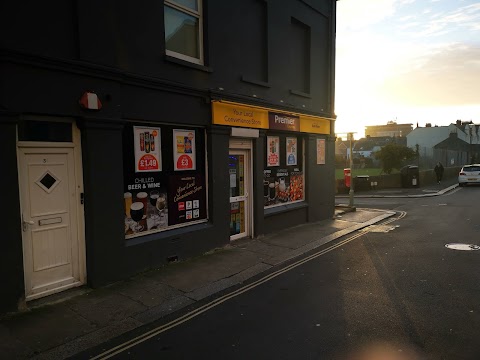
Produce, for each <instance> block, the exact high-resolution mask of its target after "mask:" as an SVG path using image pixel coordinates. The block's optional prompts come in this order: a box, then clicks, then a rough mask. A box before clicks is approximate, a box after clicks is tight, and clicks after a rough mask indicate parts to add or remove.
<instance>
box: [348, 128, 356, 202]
mask: <svg viewBox="0 0 480 360" xmlns="http://www.w3.org/2000/svg"><path fill="white" fill-rule="evenodd" d="M348 139H349V140H350V191H349V192H348V195H349V202H348V206H350V207H351V208H352V207H353V195H354V194H355V190H354V185H353V184H354V181H353V146H352V143H353V133H352V132H350V133H348Z"/></svg>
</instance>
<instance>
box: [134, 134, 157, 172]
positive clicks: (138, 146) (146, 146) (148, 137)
mask: <svg viewBox="0 0 480 360" xmlns="http://www.w3.org/2000/svg"><path fill="white" fill-rule="evenodd" d="M160 142H161V140H160V128H155V127H140V126H134V127H133V145H134V149H135V150H134V151H135V172H136V173H140V172H152V171H162V157H161V143H160Z"/></svg>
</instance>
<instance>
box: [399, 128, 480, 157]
mask: <svg viewBox="0 0 480 360" xmlns="http://www.w3.org/2000/svg"><path fill="white" fill-rule="evenodd" d="M478 145H480V126H479V125H476V124H473V123H472V122H462V121H461V120H457V121H456V122H455V123H452V124H450V125H447V126H431V124H427V125H426V126H425V127H417V128H415V129H414V130H413V131H412V132H411V133H409V134H408V135H407V146H408V147H410V148H412V149H415V150H418V153H419V155H420V159H422V161H423V163H424V164H428V165H429V166H433V165H432V164H434V163H435V162H437V161H440V162H442V163H445V164H446V165H447V166H453V165H462V164H465V163H468V162H469V161H470V160H471V158H472V155H473V154H474V153H475V152H476V150H475V149H477V146H478Z"/></svg>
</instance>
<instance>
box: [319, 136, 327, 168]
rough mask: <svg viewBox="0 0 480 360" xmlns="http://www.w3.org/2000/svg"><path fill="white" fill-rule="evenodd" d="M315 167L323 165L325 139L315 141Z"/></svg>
mask: <svg viewBox="0 0 480 360" xmlns="http://www.w3.org/2000/svg"><path fill="white" fill-rule="evenodd" d="M317 165H325V139H317Z"/></svg>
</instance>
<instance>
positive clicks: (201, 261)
mask: <svg viewBox="0 0 480 360" xmlns="http://www.w3.org/2000/svg"><path fill="white" fill-rule="evenodd" d="M263 258H264V255H262V254H258V253H254V252H251V251H245V250H242V249H235V248H230V249H228V250H225V251H219V252H217V253H214V254H212V255H208V256H204V257H200V258H196V259H193V260H191V261H187V262H185V263H179V264H173V266H171V267H170V269H169V271H165V272H159V273H158V276H156V277H155V278H156V279H157V280H158V281H160V282H162V283H163V284H167V285H169V286H171V287H174V288H176V289H179V290H181V291H183V292H185V293H188V292H192V291H194V290H196V289H198V288H201V287H204V286H206V285H207V284H209V283H213V282H216V281H219V280H221V279H223V278H227V277H230V276H232V275H235V274H237V273H239V272H241V271H243V270H245V269H247V268H249V267H251V266H253V265H255V264H257V263H258V262H261V261H262V260H263Z"/></svg>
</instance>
